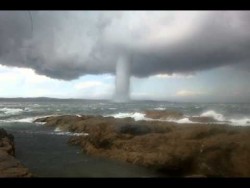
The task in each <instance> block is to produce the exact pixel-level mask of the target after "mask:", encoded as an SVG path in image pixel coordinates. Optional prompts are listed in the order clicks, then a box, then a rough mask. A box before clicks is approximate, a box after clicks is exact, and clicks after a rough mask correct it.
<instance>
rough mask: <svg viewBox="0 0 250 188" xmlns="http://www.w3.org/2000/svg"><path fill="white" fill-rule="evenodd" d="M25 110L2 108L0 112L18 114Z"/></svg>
mask: <svg viewBox="0 0 250 188" xmlns="http://www.w3.org/2000/svg"><path fill="white" fill-rule="evenodd" d="M23 111H24V109H22V108H0V112H3V113H4V114H7V115H16V114H20V113H22V112H23Z"/></svg>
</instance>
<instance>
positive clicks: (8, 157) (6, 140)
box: [0, 129, 32, 178]
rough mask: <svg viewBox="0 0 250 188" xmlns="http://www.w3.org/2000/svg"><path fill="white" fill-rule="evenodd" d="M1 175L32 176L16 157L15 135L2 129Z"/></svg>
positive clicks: (0, 130) (0, 148)
mask: <svg viewBox="0 0 250 188" xmlns="http://www.w3.org/2000/svg"><path fill="white" fill-rule="evenodd" d="M0 177H1V178H5V177H32V174H31V173H30V172H29V170H28V169H27V168H25V167H24V166H23V165H22V164H21V163H20V162H19V161H18V160H17V159H16V158H15V145H14V137H13V135H11V134H8V133H7V132H6V131H5V130H4V129H0Z"/></svg>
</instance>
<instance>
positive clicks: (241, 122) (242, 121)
mask: <svg viewBox="0 0 250 188" xmlns="http://www.w3.org/2000/svg"><path fill="white" fill-rule="evenodd" d="M229 121H230V123H231V124H232V125H237V126H249V125H250V118H242V119H230V120H229Z"/></svg>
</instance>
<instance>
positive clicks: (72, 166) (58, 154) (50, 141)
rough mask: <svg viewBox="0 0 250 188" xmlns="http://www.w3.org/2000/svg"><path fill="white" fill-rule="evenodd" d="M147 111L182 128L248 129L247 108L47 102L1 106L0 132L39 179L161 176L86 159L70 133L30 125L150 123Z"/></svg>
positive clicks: (199, 104)
mask: <svg viewBox="0 0 250 188" xmlns="http://www.w3.org/2000/svg"><path fill="white" fill-rule="evenodd" d="M145 110H171V111H178V112H182V113H183V114H184V115H185V117H184V118H183V119H180V120H173V119H166V120H163V121H175V122H177V123H180V126H181V125H182V124H183V123H185V124H188V123H193V122H192V121H190V120H189V119H188V117H190V116H204V117H213V118H214V119H216V120H218V121H219V122H221V123H225V122H227V123H228V124H230V125H231V126H250V104H212V103H173V102H155V101H133V102H129V103H113V102H110V101H87V100H49V101H35V100H34V101H29V102H27V101H21V100H19V101H13V102H11V101H10V100H8V101H1V102H0V128H5V129H6V130H7V131H8V132H10V133H12V134H13V135H14V137H15V144H16V157H17V159H19V160H20V161H21V162H22V163H23V164H24V165H26V166H27V167H28V168H29V169H30V170H31V172H32V173H33V174H35V175H36V176H40V177H155V176H161V175H160V174H158V173H156V172H152V171H150V170H148V169H145V168H142V167H137V166H134V165H130V164H127V163H122V162H117V161H111V160H108V159H103V158H96V157H92V156H87V155H85V154H84V153H82V152H81V151H80V148H79V147H77V146H70V145H68V144H67V140H68V138H69V136H71V135H72V134H71V133H63V132H61V131H60V130H57V129H55V128H49V127H45V126H43V125H42V124H37V123H33V120H35V119H36V118H38V117H44V116H52V115H65V114H71V115H78V116H79V115H82V114H84V115H87V114H88V115H103V116H113V117H115V118H124V117H132V118H134V119H135V120H149V121H150V119H148V118H146V117H145V114H144V111H145Z"/></svg>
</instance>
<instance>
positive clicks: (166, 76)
mask: <svg viewBox="0 0 250 188" xmlns="http://www.w3.org/2000/svg"><path fill="white" fill-rule="evenodd" d="M151 77H153V78H154V77H155V78H161V79H164V78H187V79H188V78H193V77H194V75H185V74H175V73H174V74H157V75H154V76H151Z"/></svg>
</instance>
